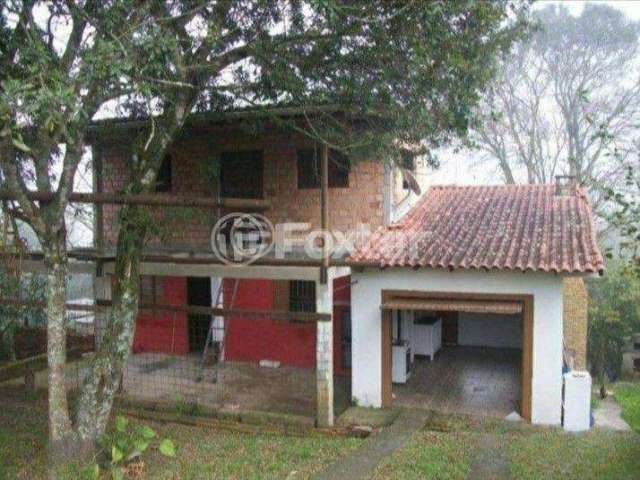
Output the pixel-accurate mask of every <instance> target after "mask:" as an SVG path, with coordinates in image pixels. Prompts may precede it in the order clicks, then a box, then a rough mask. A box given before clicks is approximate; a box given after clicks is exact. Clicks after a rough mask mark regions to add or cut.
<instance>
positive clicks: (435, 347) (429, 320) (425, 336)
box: [412, 315, 442, 361]
mask: <svg viewBox="0 0 640 480" xmlns="http://www.w3.org/2000/svg"><path fill="white" fill-rule="evenodd" d="M412 340H413V342H412V344H413V345H412V346H413V350H414V353H415V354H416V355H426V356H428V357H429V358H430V359H431V361H433V358H434V357H435V355H436V353H437V352H438V351H439V350H440V349H441V348H442V320H441V319H440V318H438V317H436V316H435V315H416V316H415V318H414V320H413V332H412Z"/></svg>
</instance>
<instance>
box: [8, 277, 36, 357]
mask: <svg viewBox="0 0 640 480" xmlns="http://www.w3.org/2000/svg"><path fill="white" fill-rule="evenodd" d="M44 282H45V280H44V279H43V278H42V277H40V276H38V275H32V274H26V275H21V276H19V275H16V272H15V271H12V270H10V269H8V268H6V265H5V266H2V267H0V298H20V299H23V300H25V301H30V300H32V301H40V300H42V299H43V295H44ZM44 324H45V314H44V310H43V308H41V307H36V306H20V305H11V304H2V303H0V361H2V360H15V359H16V352H15V346H14V340H13V339H14V337H15V334H16V333H17V331H18V330H19V329H20V328H21V327H27V326H28V327H38V326H42V325H44Z"/></svg>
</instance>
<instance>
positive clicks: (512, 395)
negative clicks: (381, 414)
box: [393, 346, 522, 417]
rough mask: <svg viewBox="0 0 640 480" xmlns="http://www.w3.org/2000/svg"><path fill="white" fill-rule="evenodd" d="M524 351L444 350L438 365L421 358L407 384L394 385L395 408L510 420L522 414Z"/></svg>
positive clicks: (459, 348) (465, 348)
mask: <svg viewBox="0 0 640 480" xmlns="http://www.w3.org/2000/svg"><path fill="white" fill-rule="evenodd" d="M521 364H522V352H521V351H520V350H515V349H502V348H484V347H464V346H455V347H443V348H442V350H440V352H438V354H436V357H435V359H434V361H433V362H431V361H429V360H428V359H427V358H425V357H417V356H416V357H415V362H414V364H413V367H412V370H411V377H410V378H409V381H408V382H407V383H406V384H394V385H393V395H394V399H393V406H394V407H396V406H397V407H413V408H415V407H417V408H426V409H430V410H435V411H439V412H442V413H465V414H471V415H487V416H495V417H505V416H507V415H508V414H510V413H511V412H513V411H516V412H519V411H520V402H521V391H522V387H521V379H520V372H521Z"/></svg>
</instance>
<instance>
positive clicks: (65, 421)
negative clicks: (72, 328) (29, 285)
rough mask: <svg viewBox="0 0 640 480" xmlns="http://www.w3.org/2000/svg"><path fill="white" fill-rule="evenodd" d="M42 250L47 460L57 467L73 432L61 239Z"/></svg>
mask: <svg viewBox="0 0 640 480" xmlns="http://www.w3.org/2000/svg"><path fill="white" fill-rule="evenodd" d="M61 237H62V238H56V239H53V240H51V241H50V242H49V245H47V247H46V248H45V261H46V263H47V272H48V273H47V286H46V300H47V308H46V314H47V362H48V367H49V449H50V460H51V461H52V462H53V463H54V464H58V463H60V462H61V461H64V460H65V457H66V456H67V455H68V454H69V453H70V448H72V445H71V444H72V443H73V436H74V435H73V429H72V425H71V419H70V417H69V406H68V402H67V391H66V386H65V372H64V370H65V362H66V358H67V345H66V341H67V339H66V318H65V317H66V300H67V271H68V264H67V257H66V253H65V245H64V242H65V240H64V235H62V236H61Z"/></svg>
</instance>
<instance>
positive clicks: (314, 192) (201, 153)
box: [102, 125, 384, 252]
mask: <svg viewBox="0 0 640 480" xmlns="http://www.w3.org/2000/svg"><path fill="white" fill-rule="evenodd" d="M102 143H103V147H102V157H103V165H104V167H103V184H104V191H107V192H108V191H118V190H120V189H121V188H122V186H123V184H124V180H125V178H126V176H127V158H128V154H127V143H128V141H127V140H126V139H122V138H120V139H110V140H105V141H103V142H102ZM311 146H312V143H311V142H310V140H309V139H307V138H305V137H304V136H303V135H301V134H299V133H296V132H291V131H282V130H281V129H280V130H279V131H278V130H276V129H271V130H263V131H261V132H253V133H249V132H247V131H243V130H242V129H241V128H239V127H237V126H229V125H227V126H212V127H207V129H200V130H198V131H193V132H189V137H188V138H186V139H183V140H180V141H178V142H177V143H176V145H175V146H174V147H173V149H172V159H173V160H172V191H171V193H172V194H176V195H180V194H183V195H191V196H193V195H198V196H215V195H216V188H217V187H216V182H217V177H216V175H217V172H216V168H215V165H216V162H217V159H218V158H219V155H220V153H221V152H225V151H238V150H262V152H263V164H264V172H263V175H264V177H263V178H264V198H265V199H267V200H270V201H271V204H272V206H273V207H272V208H271V209H270V210H269V211H267V212H266V213H265V215H266V216H267V218H269V220H271V222H273V223H274V224H276V223H279V222H309V223H311V225H312V228H314V229H317V228H319V226H320V190H319V189H298V187H297V151H298V149H302V148H309V147H311ZM383 177H384V166H383V164H382V162H375V161H360V162H358V163H355V164H353V165H352V167H351V171H350V174H349V188H330V189H329V209H330V224H331V229H337V230H341V231H345V232H348V231H351V230H352V229H355V227H356V225H357V224H359V223H365V224H368V225H370V228H371V229H372V230H373V229H375V228H377V227H379V226H380V225H381V224H382V222H383ZM119 208H120V207H114V206H105V207H104V224H105V228H104V230H105V240H106V243H107V245H114V244H115V240H116V238H117V212H118V210H119ZM152 211H154V215H157V216H158V217H159V218H162V217H164V220H165V221H164V222H158V224H164V225H168V226H169V227H168V228H164V229H163V231H164V234H165V239H164V242H161V241H160V239H158V240H157V241H155V242H154V243H155V246H156V247H159V246H160V244H161V243H162V247H164V248H167V249H173V250H185V251H195V252H209V251H210V243H209V242H210V233H211V228H212V226H213V225H214V223H215V221H216V218H217V212H215V211H210V210H207V209H183V208H180V209H178V208H173V209H167V208H154V209H152Z"/></svg>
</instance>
